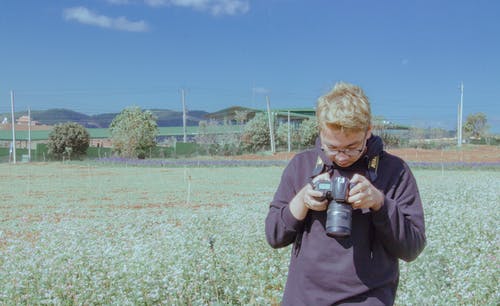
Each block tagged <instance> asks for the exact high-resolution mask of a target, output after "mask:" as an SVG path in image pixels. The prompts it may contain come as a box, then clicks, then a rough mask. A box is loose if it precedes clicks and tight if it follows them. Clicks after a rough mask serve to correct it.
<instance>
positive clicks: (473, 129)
mask: <svg viewBox="0 0 500 306" xmlns="http://www.w3.org/2000/svg"><path fill="white" fill-rule="evenodd" d="M486 122H487V119H486V115H485V114H484V113H475V114H472V115H469V116H467V119H466V121H465V125H464V131H465V133H467V134H468V135H469V136H471V137H474V138H477V139H479V138H482V137H484V136H486V135H485V134H486V131H487V130H488V128H489V127H488V125H487V124H486Z"/></svg>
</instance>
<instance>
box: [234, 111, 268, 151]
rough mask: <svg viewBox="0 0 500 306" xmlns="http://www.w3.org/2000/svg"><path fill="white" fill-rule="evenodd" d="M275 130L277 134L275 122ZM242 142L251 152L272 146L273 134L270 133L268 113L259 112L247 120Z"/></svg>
mask: <svg viewBox="0 0 500 306" xmlns="http://www.w3.org/2000/svg"><path fill="white" fill-rule="evenodd" d="M273 131H274V133H275V134H276V124H274V129H273ZM275 138H276V137H275ZM242 143H243V147H244V148H245V150H248V151H251V152H256V151H260V150H263V149H265V148H269V147H270V144H271V136H270V135H269V119H268V116H267V113H258V114H256V115H255V117H253V119H251V120H250V121H248V122H247V124H246V125H245V129H244V130H243V135H242Z"/></svg>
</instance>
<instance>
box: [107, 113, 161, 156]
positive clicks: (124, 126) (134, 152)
mask: <svg viewBox="0 0 500 306" xmlns="http://www.w3.org/2000/svg"><path fill="white" fill-rule="evenodd" d="M109 129H110V132H111V140H112V142H113V149H114V150H115V151H116V152H118V154H119V155H120V156H123V157H138V158H145V157H146V154H147V152H148V151H149V150H150V149H151V148H153V147H154V146H155V145H156V136H157V135H158V125H157V123H156V118H155V117H154V116H153V113H151V112H150V111H142V110H141V109H140V108H139V107H128V108H125V109H124V110H123V111H122V112H121V113H120V114H118V115H117V116H116V117H115V118H114V119H113V121H112V122H111V124H110V126H109Z"/></svg>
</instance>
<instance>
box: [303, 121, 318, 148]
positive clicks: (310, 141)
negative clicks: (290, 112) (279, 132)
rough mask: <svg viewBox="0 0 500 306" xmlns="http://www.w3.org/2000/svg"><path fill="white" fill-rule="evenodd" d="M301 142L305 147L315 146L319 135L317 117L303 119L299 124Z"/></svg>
mask: <svg viewBox="0 0 500 306" xmlns="http://www.w3.org/2000/svg"><path fill="white" fill-rule="evenodd" d="M299 135H300V144H301V145H303V146H305V147H310V146H314V143H315V142H316V138H317V137H318V135H319V129H318V122H317V120H316V117H313V118H310V119H307V120H304V121H302V123H301V124H300V126H299Z"/></svg>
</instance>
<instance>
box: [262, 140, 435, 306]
mask: <svg viewBox="0 0 500 306" xmlns="http://www.w3.org/2000/svg"><path fill="white" fill-rule="evenodd" d="M318 156H319V157H320V158H321V159H322V160H323V163H324V164H325V167H326V168H328V169H329V171H330V173H332V175H333V176H338V175H343V176H348V177H352V176H353V175H354V174H355V173H359V174H362V175H364V176H366V177H368V178H370V180H371V182H372V184H373V185H374V186H375V187H377V188H378V189H379V190H381V191H382V192H383V193H384V194H385V200H384V205H383V206H382V208H381V209H380V210H379V211H377V212H375V211H362V210H354V211H353V212H352V226H351V227H352V230H351V236H350V237H348V238H331V237H329V236H327V235H326V233H325V221H326V211H322V212H317V211H312V210H310V211H309V212H308V213H307V216H306V218H305V219H304V220H302V221H299V220H297V219H295V217H293V215H292V214H291V212H290V209H289V207H288V204H289V203H290V202H291V200H292V199H293V197H294V196H295V195H296V194H297V193H298V192H299V191H300V190H301V189H302V188H303V187H304V186H305V185H306V184H307V183H309V182H310V181H311V175H312V173H313V170H314V168H315V165H316V162H317V159H318ZM375 156H379V162H378V167H377V165H375V164H373V163H372V162H371V161H372V158H373V157H375ZM266 238H267V241H268V242H269V244H270V245H271V246H272V247H273V248H281V247H285V246H288V245H290V244H292V243H293V248H292V254H291V259H290V266H289V271H288V278H287V282H286V287H285V292H284V295H283V301H282V304H283V305H335V304H337V303H339V304H341V303H344V302H345V303H348V302H351V303H358V304H364V305H392V304H393V303H394V299H395V295H396V289H397V286H398V280H399V266H398V259H402V260H405V261H411V260H414V259H415V258H416V257H417V256H418V255H419V254H420V252H422V250H423V248H424V246H425V226H424V214H423V209H422V203H421V201H420V195H419V192H418V188H417V184H416V182H415V178H414V177H413V174H412V173H411V171H410V169H409V168H408V165H407V164H406V163H405V162H404V161H403V160H401V159H400V158H398V157H396V156H394V155H391V154H389V153H387V152H385V151H383V145H382V140H381V138H380V137H378V136H372V137H371V138H370V139H368V142H367V152H366V153H365V154H364V155H363V156H362V157H361V158H360V159H359V160H358V161H357V162H355V163H354V164H353V165H351V166H349V167H347V168H340V167H338V166H337V165H335V164H333V163H332V162H331V161H330V160H329V158H328V157H327V156H326V155H325V154H324V153H323V152H322V151H321V147H320V144H319V141H317V143H316V147H315V148H314V149H312V150H308V151H304V152H301V153H299V154H297V155H296V156H295V157H294V158H293V159H292V160H291V161H290V163H289V164H288V166H287V167H286V169H285V170H284V172H283V175H282V177H281V182H280V184H279V186H278V189H277V191H276V193H275V195H274V199H273V201H272V203H271V205H270V208H269V213H268V215H267V218H266Z"/></svg>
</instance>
